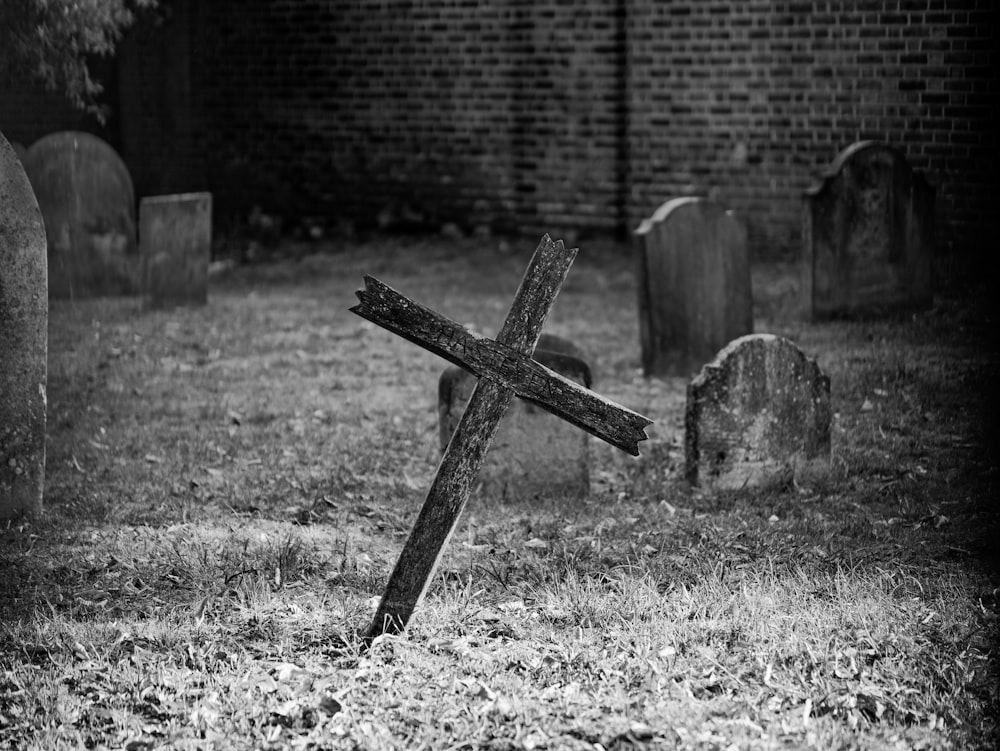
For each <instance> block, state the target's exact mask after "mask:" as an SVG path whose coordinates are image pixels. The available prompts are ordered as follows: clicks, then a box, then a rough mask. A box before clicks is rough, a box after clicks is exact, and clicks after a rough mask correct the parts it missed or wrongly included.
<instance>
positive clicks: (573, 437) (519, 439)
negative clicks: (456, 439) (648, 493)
mask: <svg viewBox="0 0 1000 751" xmlns="http://www.w3.org/2000/svg"><path fill="white" fill-rule="evenodd" d="M532 359H533V360H534V361H535V362H537V363H539V364H540V365H544V366H545V367H546V368H548V369H549V370H552V371H554V372H556V373H559V374H560V375H562V376H564V377H566V378H568V379H570V380H572V381H574V382H576V383H579V384H581V385H583V386H586V387H587V388H590V386H591V375H590V368H589V366H588V365H587V363H586V362H585V360H584V359H583V353H582V352H581V351H580V349H579V348H578V347H576V346H575V345H574V344H573V343H572V342H570V341H568V340H566V339H563V338H561V337H557V336H552V335H551V334H542V335H541V337H540V338H539V340H538V345H537V346H536V347H535V351H534V353H533V354H532ZM475 386H476V377H475V376H474V375H472V373H470V372H468V371H467V370H464V369H462V368H456V367H451V368H447V369H446V370H445V371H444V372H443V373H442V374H441V379H440V381H439V382H438V418H439V421H438V426H439V429H440V433H439V439H440V445H441V451H442V452H443V451H444V450H445V449H446V448H447V447H448V441H450V440H451V436H452V435H453V434H454V432H455V428H457V427H458V423H459V421H460V420H461V418H462V414H463V413H464V412H465V405H466V404H467V403H468V401H469V397H471V396H472V391H473V389H474V388H475ZM588 445H589V441H588V438H587V434H586V433H584V432H582V431H580V430H578V429H577V428H575V427H573V426H572V425H570V424H569V423H567V422H566V421H565V420H560V419H559V418H558V417H556V416H555V415H552V414H549V413H548V412H546V411H545V410H543V409H541V408H539V407H536V406H535V405H534V404H532V403H531V402H527V401H524V400H523V399H520V398H517V399H514V401H513V402H512V404H511V406H510V408H509V409H508V410H507V413H506V414H505V415H504V416H503V419H502V420H501V421H500V427H499V428H498V429H497V434H496V436H495V437H494V438H493V448H492V450H491V451H490V453H489V454H488V455H487V457H486V460H485V462H484V463H483V468H482V470H481V472H480V475H479V478H480V480H481V481H482V487H483V493H484V494H486V495H488V496H491V497H494V498H501V499H504V500H514V499H524V498H538V497H548V498H552V497H562V498H582V497H584V496H586V495H587V493H589V492H590V461H589V452H588Z"/></svg>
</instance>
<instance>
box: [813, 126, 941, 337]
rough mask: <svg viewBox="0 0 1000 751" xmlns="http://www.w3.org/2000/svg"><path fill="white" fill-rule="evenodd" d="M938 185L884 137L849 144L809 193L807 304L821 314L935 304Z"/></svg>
mask: <svg viewBox="0 0 1000 751" xmlns="http://www.w3.org/2000/svg"><path fill="white" fill-rule="evenodd" d="M933 235H934V189H933V188H932V187H931V186H930V185H929V184H928V183H927V180H926V179H925V178H924V176H923V175H922V174H921V173H919V172H916V171H914V170H913V169H911V168H910V166H909V165H908V164H907V163H906V159H905V157H904V156H903V154H902V153H901V152H899V151H898V150H896V149H894V148H892V147H891V146H888V145H886V144H884V143H879V142H877V141H861V142H859V143H855V144H854V145H852V146H849V147H848V148H846V149H844V151H842V152H841V153H840V154H839V155H838V156H837V158H836V159H835V160H834V162H833V164H832V166H831V167H830V169H829V170H828V171H827V172H826V173H824V175H823V177H822V179H821V180H820V181H819V183H817V184H816V185H814V186H813V187H811V188H810V189H809V190H807V191H806V203H805V209H804V212H803V227H802V236H803V244H804V246H805V254H804V255H805V261H804V264H803V285H802V287H803V294H804V299H803V305H804V307H805V308H806V310H807V311H808V312H809V313H810V315H811V317H812V318H813V319H823V318H831V317H835V316H852V315H862V314H877V313H880V312H883V311H887V310H890V309H893V308H919V307H925V306H928V305H930V303H931V301H932V290H931V259H932V254H933V243H934V240H933Z"/></svg>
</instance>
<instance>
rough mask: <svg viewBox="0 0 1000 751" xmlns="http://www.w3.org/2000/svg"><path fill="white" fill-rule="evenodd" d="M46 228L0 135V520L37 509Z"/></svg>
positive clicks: (42, 453)
mask: <svg viewBox="0 0 1000 751" xmlns="http://www.w3.org/2000/svg"><path fill="white" fill-rule="evenodd" d="M45 277H46V262H45V226H44V225H43V223H42V214H41V212H40V211H39V210H38V202H37V201H36V200H35V194H34V193H33V192H32V190H31V184H30V183H29V182H28V177H27V175H25V173H24V169H23V168H22V167H21V162H20V160H19V159H18V158H17V155H16V154H15V153H14V149H13V148H12V147H11V146H10V144H8V143H7V141H6V139H4V137H3V135H2V134H0V520H7V519H14V518H17V517H20V516H26V515H27V516H30V515H33V514H36V513H38V512H40V511H41V509H42V485H43V481H44V479H45V386H46V362H47V355H48V319H49V298H48V292H47V285H46V278H45Z"/></svg>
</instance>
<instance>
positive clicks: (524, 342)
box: [351, 235, 652, 640]
mask: <svg viewBox="0 0 1000 751" xmlns="http://www.w3.org/2000/svg"><path fill="white" fill-rule="evenodd" d="M575 255H576V250H575V249H573V250H567V249H566V248H564V247H563V244H562V242H561V241H560V242H557V243H554V242H552V241H551V240H550V239H549V237H548V235H546V236H545V237H543V238H542V241H541V243H540V244H539V246H538V248H537V249H536V250H535V254H534V256H532V259H531V262H530V263H529V264H528V269H527V271H525V274H524V279H523V280H522V281H521V286H520V287H519V288H518V290H517V294H516V295H515V297H514V302H513V303H512V304H511V308H510V311H509V312H508V314H507V318H506V320H505V321H504V323H503V326H502V327H501V328H500V333H499V334H497V338H496V339H495V340H490V339H487V338H485V337H481V336H477V335H475V334H473V333H472V332H470V331H468V330H466V329H464V328H463V327H462V326H461V325H460V324H458V323H456V322H455V321H452V320H449V319H447V318H445V317H444V316H441V315H439V314H437V313H435V312H434V311H432V310H429V309H427V308H425V307H423V306H422V305H419V304H417V303H415V302H413V301H411V300H408V299H407V298H405V297H403V296H402V295H400V294H399V293H398V292H396V291H395V290H394V289H392V288H391V287H387V286H386V285H384V284H382V283H381V282H380V281H378V280H377V279H374V278H372V277H370V276H366V277H365V289H364V290H359V291H358V293H357V294H358V299H359V300H360V301H361V302H360V304H359V305H356V306H354V307H353V308H351V311H352V312H354V313H357V314H358V315H360V316H362V317H363V318H367V319H368V320H369V321H371V322H373V323H376V324H378V325H379V326H382V327H383V328H386V329H388V330H389V331H392V332H394V333H396V334H399V335H400V336H402V337H404V338H406V339H409V340H410V341H412V342H415V343H416V344H419V345H420V346H422V347H424V348H426V349H428V350H430V351H431V352H434V353H436V354H438V355H440V356H441V357H444V358H445V359H446V360H448V361H450V362H452V363H454V364H456V365H459V366H461V367H463V368H466V369H468V370H469V371H471V372H472V373H474V374H475V375H476V376H478V377H479V382H478V383H477V384H476V388H475V389H474V390H473V392H472V396H471V397H470V399H469V403H468V405H467V406H466V408H465V414H463V415H462V419H461V421H459V424H458V428H457V429H456V430H455V433H454V435H453V436H452V437H451V441H450V442H449V443H448V448H447V449H446V450H445V452H444V456H443V457H442V458H441V464H440V465H439V466H438V471H437V475H436V476H435V477H434V481H433V483H432V484H431V488H430V491H429V492H428V494H427V500H426V501H425V502H424V505H423V508H422V509H421V510H420V515H419V516H418V518H417V522H416V525H415V526H414V527H413V531H412V532H411V533H410V537H409V538H408V539H407V541H406V545H405V546H404V547H403V552H402V553H401V554H400V556H399V560H398V561H397V562H396V566H395V568H394V569H393V571H392V575H391V576H390V577H389V583H388V585H387V586H386V590H385V593H384V594H383V595H382V601H381V603H380V604H379V607H378V610H377V611H376V613H375V619H374V620H373V621H372V625H371V627H370V629H369V631H368V639H369V640H371V639H374V638H375V637H377V636H379V635H381V634H384V633H393V632H399V631H402V630H403V629H404V628H405V627H406V624H407V622H408V621H409V619H410V616H411V615H412V614H413V611H414V609H415V608H416V606H417V604H418V603H419V601H420V599H421V598H422V597H423V594H424V592H425V591H426V589H427V585H428V584H429V583H430V579H431V577H432V576H433V573H434V569H435V568H436V566H437V562H438V560H439V558H440V556H441V552H442V550H443V548H444V545H445V543H446V542H447V541H448V538H449V537H450V536H451V533H452V531H453V530H454V528H455V525H456V524H457V523H458V519H459V517H460V515H461V513H462V511H463V509H464V508H465V505H466V503H467V502H468V500H469V493H470V491H471V489H472V485H473V484H474V482H475V480H476V475H477V474H478V472H479V469H480V467H481V466H482V464H483V460H484V458H485V456H486V452H487V450H488V449H489V447H490V443H491V442H492V440H493V436H494V435H495V434H496V431H497V428H498V426H499V424H500V420H501V418H503V415H504V413H505V412H506V411H507V408H508V407H509V406H510V403H511V401H512V400H513V399H514V397H515V395H516V396H520V397H521V398H522V399H527V400H529V401H531V402H533V403H534V404H537V405H538V406H539V407H541V408H542V409H545V410H547V411H549V412H552V413H553V414H556V415H558V416H560V417H562V418H563V419H564V420H567V421H569V422H571V423H573V424H574V425H576V426H577V427H579V428H582V429H584V430H586V431H587V432H589V433H591V434H592V435H596V436H597V437H598V438H601V439H602V440H605V441H607V442H608V443H610V444H612V445H614V446H617V447H618V448H620V449H622V450H623V451H627V452H628V453H630V454H632V455H635V456H637V455H638V454H639V446H638V442H639V441H642V440H645V439H646V437H647V436H646V433H645V428H646V426H647V425H650V424H651V422H652V421H651V420H648V419H646V418H645V417H643V416H642V415H639V414H637V413H635V412H632V411H631V410H628V409H625V408H624V407H621V406H619V405H617V404H615V403H614V402H611V401H609V400H607V399H605V398H604V397H602V396H600V395H598V394H595V393H594V392H592V391H588V390H587V389H585V388H583V387H582V386H580V385H578V384H576V383H574V382H573V381H570V380H569V379H567V378H564V377H563V376H561V375H559V374H558V373H555V372H553V371H551V370H549V369H548V368H546V367H544V366H543V365H540V364H539V363H537V362H535V361H534V360H532V359H531V357H530V356H529V354H530V353H531V352H532V351H533V350H534V348H535V344H536V343H537V341H538V337H539V334H540V332H541V329H542V324H543V323H544V321H545V317H546V315H547V314H548V310H549V306H550V305H551V304H552V302H553V300H555V296H556V294H557V293H558V292H559V288H560V286H562V282H563V279H564V278H565V276H566V273H567V272H568V271H569V267H570V264H571V263H572V262H573V258H574V257H575Z"/></svg>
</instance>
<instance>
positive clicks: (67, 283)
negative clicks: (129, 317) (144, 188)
mask: <svg viewBox="0 0 1000 751" xmlns="http://www.w3.org/2000/svg"><path fill="white" fill-rule="evenodd" d="M24 170H25V172H27V174H28V179H29V180H30V181H31V185H32V187H33V188H34V191H35V195H36V197H37V198H38V205H39V207H40V208H41V210H42V216H43V217H44V220H45V233H46V236H47V239H48V264H49V296H50V297H53V298H67V297H69V298H85V297H100V296H104V295H128V294H134V293H135V292H137V291H138V289H139V256H138V252H137V249H136V237H135V193H134V191H133V188H132V178H131V177H130V176H129V173H128V169H127V168H126V167H125V163H124V162H123V161H122V160H121V157H119V156H118V154H117V153H115V150H114V149H112V148H111V147H110V146H109V145H108V144H106V143H105V142H104V141H102V140H101V139H100V138H98V137H97V136H93V135H91V134H89V133H81V132H77V131H65V132H61V133H51V134H49V135H47V136H45V137H43V138H40V139H39V140H37V141H35V143H33V144H32V145H31V147H30V148H29V149H28V153H27V155H26V156H25V158H24Z"/></svg>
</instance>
